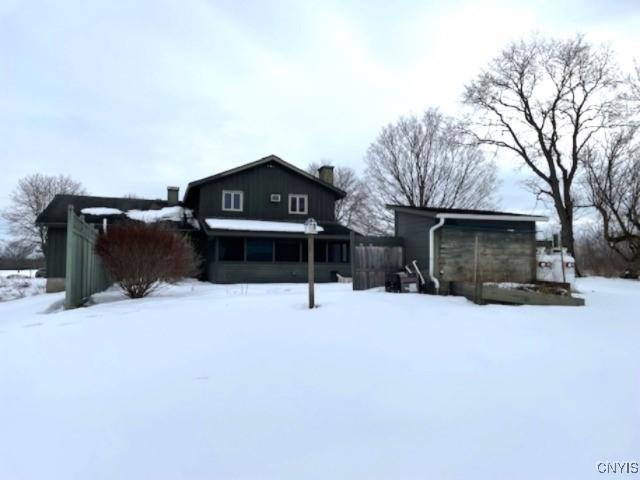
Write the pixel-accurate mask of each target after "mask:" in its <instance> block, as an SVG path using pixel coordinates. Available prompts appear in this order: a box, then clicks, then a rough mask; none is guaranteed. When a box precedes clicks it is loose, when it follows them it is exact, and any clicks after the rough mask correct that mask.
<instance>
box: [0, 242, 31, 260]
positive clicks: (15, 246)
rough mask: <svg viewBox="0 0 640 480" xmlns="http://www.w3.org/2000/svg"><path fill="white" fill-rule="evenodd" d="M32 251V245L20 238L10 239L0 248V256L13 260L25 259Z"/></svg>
mask: <svg viewBox="0 0 640 480" xmlns="http://www.w3.org/2000/svg"><path fill="white" fill-rule="evenodd" d="M33 253H34V248H33V245H30V244H29V243H25V242H22V241H20V240H11V241H9V242H6V244H5V245H4V246H3V247H2V248H1V249H0V257H2V258H5V259H8V260H11V261H14V262H19V261H26V260H27V259H29V257H30V256H31V255H33Z"/></svg>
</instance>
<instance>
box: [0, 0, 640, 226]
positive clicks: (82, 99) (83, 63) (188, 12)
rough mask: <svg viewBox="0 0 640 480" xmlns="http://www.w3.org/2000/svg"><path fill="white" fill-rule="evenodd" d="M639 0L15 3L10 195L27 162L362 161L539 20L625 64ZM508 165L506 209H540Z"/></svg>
mask: <svg viewBox="0 0 640 480" xmlns="http://www.w3.org/2000/svg"><path fill="white" fill-rule="evenodd" d="M634 3H635V2H630V1H626V2H625V1H620V2H606V3H605V2H597V1H594V2H589V5H588V6H587V8H582V7H583V6H584V5H583V3H582V2H577V1H576V2H569V3H563V5H558V2H551V1H548V2H547V1H535V0H534V1H530V2H518V3H517V4H514V2H507V1H493V2H490V1H481V2H476V1H471V0H469V1H460V2H446V3H445V2H442V3H441V4H438V5H433V4H431V2H427V3H425V2H418V1H414V2H409V1H408V2H370V1H368V2H364V1H353V2H337V1H336V2H331V1H326V2H305V3H302V2H269V3H267V2H237V1H233V2H231V1H230V2H213V1H212V2H205V1H198V0H196V1H193V2H188V3H183V2H170V1H163V0H159V1H150V0H147V1H138V2H128V1H121V0H114V1H111V2H81V1H77V2H76V1H55V2H54V1H42V2H17V1H16V2H11V1H9V2H5V3H2V4H1V5H0V45H2V47H1V48H2V52H1V55H0V71H1V72H2V75H0V104H1V105H2V109H0V162H1V164H2V175H1V176H0V207H3V206H5V205H6V202H7V200H8V192H9V191H10V190H11V189H12V188H13V186H14V185H15V183H16V181H17V180H18V178H20V177H22V176H24V175H27V174H30V173H33V172H44V173H50V174H57V173H68V174H71V175H72V176H73V177H74V178H76V179H78V180H80V181H82V182H83V183H84V184H85V185H86V186H87V188H88V189H89V190H90V191H91V192H92V193H95V194H103V195H121V194H126V193H134V192H135V193H137V194H139V195H142V196H148V197H158V196H162V195H164V187H165V185H167V184H178V185H180V186H182V187H183V188H184V186H185V185H186V183H187V182H188V181H189V180H193V179H196V178H199V177H202V176H206V175H209V174H212V173H215V172H216V171H219V170H222V169H225V168H229V167H231V166H234V165H238V164H241V163H244V162H248V161H250V160H253V159H256V158H258V157H261V156H264V155H267V154H270V153H276V154H278V155H281V156H282V157H283V158H285V159H287V160H289V161H291V162H293V163H295V164H298V165H299V166H305V165H306V164H307V163H308V162H310V161H313V160H317V159H319V158H330V159H332V160H333V162H334V163H335V164H346V165H350V166H353V167H355V168H356V169H359V170H361V169H362V168H363V162H362V158H363V155H364V153H365V151H366V148H367V146H368V144H369V143H370V142H371V141H372V140H373V139H374V138H375V136H376V135H377V133H378V131H379V129H380V128H381V127H382V126H383V125H384V124H386V123H388V122H391V121H394V120H395V119H396V118H397V117H398V116H399V115H401V114H405V113H411V112H419V111H421V110H423V109H424V108H426V107H428V106H434V105H439V106H441V107H442V109H443V110H444V111H446V112H447V113H456V112H457V111H458V110H459V109H460V105H459V99H460V94H461V92H462V87H463V85H464V84H465V82H467V81H468V80H469V79H471V78H473V76H474V75H475V74H476V73H477V72H478V70H479V69H480V68H481V67H482V66H483V65H484V64H486V62H487V61H488V60H489V59H490V58H491V57H492V56H493V55H495V54H496V53H497V51H498V50H499V48H500V47H501V46H502V45H504V44H505V43H506V42H507V41H509V40H510V39H513V38H517V37H518V36H520V35H522V34H523V33H526V32H528V31H532V30H539V31H540V32H541V33H550V34H562V35H567V34H572V33H573V32H575V31H583V32H586V33H588V34H589V38H593V39H594V41H598V42H600V41H604V42H610V43H611V44H612V46H613V47H614V48H615V49H616V50H617V51H618V53H619V54H620V57H621V59H622V60H623V63H625V62H626V63H625V64H628V63H630V62H631V58H632V55H633V49H634V47H635V46H636V45H637V44H638V40H640V38H639V36H640V34H638V33H637V28H635V25H637V24H638V20H639V19H640V16H639V12H638V7H637V6H636V5H635V4H634ZM579 6H580V7H581V8H578V7H579ZM500 165H501V169H502V170H501V171H502V172H503V187H502V192H501V194H502V198H503V204H504V205H503V206H505V207H508V208H510V209H523V210H529V209H531V208H533V207H534V203H535V202H534V201H533V199H532V198H531V196H530V195H529V194H528V193H527V192H525V191H523V190H522V189H521V187H520V185H519V183H518V181H517V180H518V178H519V177H518V175H519V174H518V173H517V172H514V171H513V169H512V165H513V163H512V161H511V159H509V158H501V159H500ZM0 234H1V232H0Z"/></svg>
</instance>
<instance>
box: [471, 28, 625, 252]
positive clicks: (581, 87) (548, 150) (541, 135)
mask: <svg viewBox="0 0 640 480" xmlns="http://www.w3.org/2000/svg"><path fill="white" fill-rule="evenodd" d="M619 78H620V76H619V74H618V70H617V68H616V65H615V63H614V61H613V58H612V54H611V52H610V51H609V50H608V49H606V48H604V47H598V48H596V47H593V46H591V45H590V44H588V43H587V42H585V40H584V39H583V37H582V36H577V37H575V38H573V39H570V40H544V39H539V38H533V39H532V40H530V41H520V42H517V43H513V44H511V45H509V46H508V47H507V48H506V49H505V50H503V51H502V52H501V53H500V55H499V56H498V57H497V58H495V59H494V60H493V61H492V62H491V63H490V64H489V66H488V67H487V68H486V69H485V70H484V71H483V72H482V73H481V74H480V75H479V76H478V78H477V79H476V80H474V81H473V82H471V83H470V84H469V85H467V87H466V89H465V93H464V101H465V103H466V104H468V105H470V106H472V107H475V110H476V112H475V119H476V124H475V126H474V127H475V128H474V129H473V130H474V135H475V136H476V138H477V140H478V141H480V142H481V143H483V144H489V145H495V146H497V147H499V148H501V149H504V150H506V151H509V152H512V153H515V154H516V156H517V157H519V158H520V160H522V161H523V162H524V165H526V166H527V167H528V168H529V169H530V170H531V171H532V172H533V174H534V177H533V178H534V179H535V182H532V183H531V184H530V186H531V187H532V189H534V191H535V193H536V195H537V196H538V198H542V199H547V200H550V201H551V203H552V204H553V207H554V209H555V211H556V213H557V215H558V220H559V222H560V225H561V228H562V234H561V235H562V243H563V245H564V246H565V247H567V248H568V249H569V251H570V252H571V253H573V254H575V249H574V231H573V224H574V214H575V209H576V208H577V206H578V205H577V202H576V198H575V195H576V192H574V188H573V185H574V182H575V180H576V179H577V178H578V177H577V176H578V173H579V166H580V158H581V156H582V155H583V154H584V152H585V149H586V148H587V147H588V146H589V144H590V142H591V141H592V140H593V139H594V137H595V136H596V134H598V133H599V132H601V131H602V130H603V129H605V128H607V127H609V126H611V125H612V124H615V123H616V121H617V120H619V116H620V114H621V110H622V109H621V101H620V96H619V94H618V87H619V85H620V80H619Z"/></svg>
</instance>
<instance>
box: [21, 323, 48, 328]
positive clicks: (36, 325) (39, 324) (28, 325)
mask: <svg viewBox="0 0 640 480" xmlns="http://www.w3.org/2000/svg"><path fill="white" fill-rule="evenodd" d="M42 325H44V323H42V322H40V323H26V324H24V325H23V326H22V327H23V328H31V327H40V326H42Z"/></svg>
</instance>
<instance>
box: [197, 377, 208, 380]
mask: <svg viewBox="0 0 640 480" xmlns="http://www.w3.org/2000/svg"><path fill="white" fill-rule="evenodd" d="M195 379H196V380H209V377H196V378H195Z"/></svg>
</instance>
